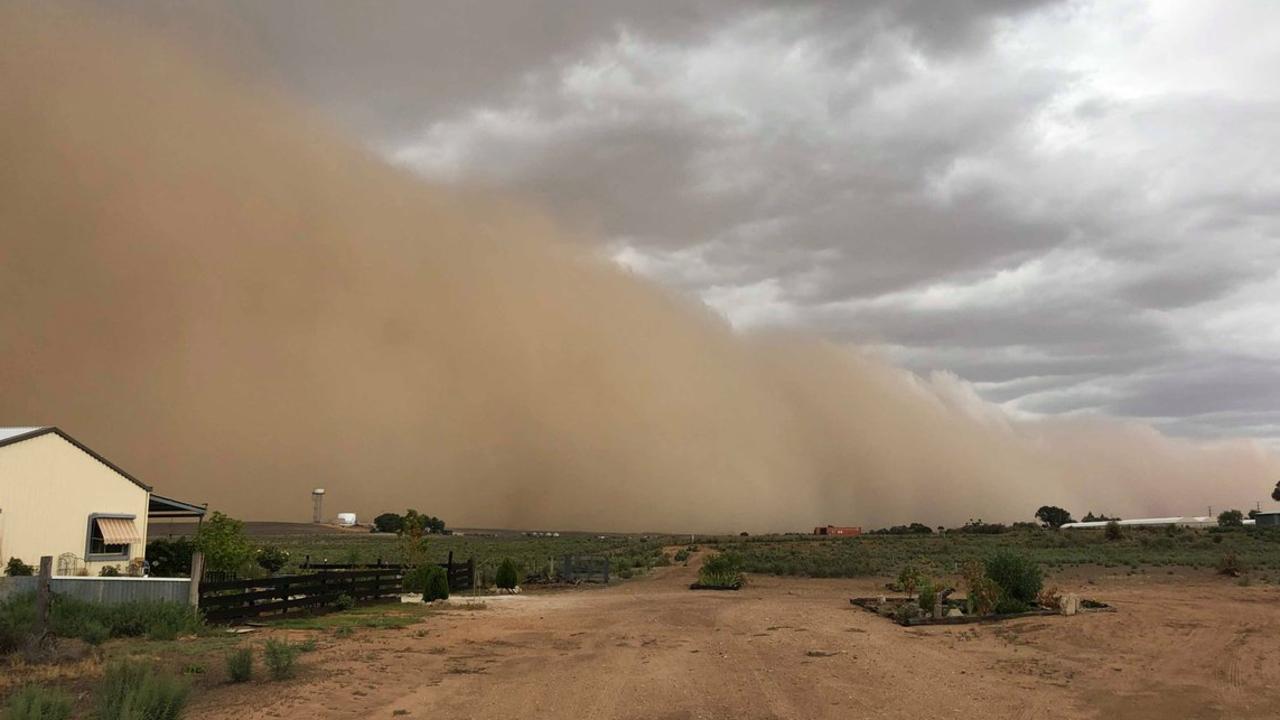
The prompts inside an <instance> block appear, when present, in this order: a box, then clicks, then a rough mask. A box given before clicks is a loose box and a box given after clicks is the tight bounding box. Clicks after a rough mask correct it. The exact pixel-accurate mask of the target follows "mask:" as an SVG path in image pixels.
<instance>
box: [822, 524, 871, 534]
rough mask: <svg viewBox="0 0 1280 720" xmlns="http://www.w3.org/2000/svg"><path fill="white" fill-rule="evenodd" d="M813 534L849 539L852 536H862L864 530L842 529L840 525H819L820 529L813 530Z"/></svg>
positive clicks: (854, 528) (856, 528)
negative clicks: (841, 536)
mask: <svg viewBox="0 0 1280 720" xmlns="http://www.w3.org/2000/svg"><path fill="white" fill-rule="evenodd" d="M813 534H814V535H843V536H846V537H848V536H852V535H861V534H862V528H860V527H841V526H838V525H819V526H818V527H816V528H814V529H813Z"/></svg>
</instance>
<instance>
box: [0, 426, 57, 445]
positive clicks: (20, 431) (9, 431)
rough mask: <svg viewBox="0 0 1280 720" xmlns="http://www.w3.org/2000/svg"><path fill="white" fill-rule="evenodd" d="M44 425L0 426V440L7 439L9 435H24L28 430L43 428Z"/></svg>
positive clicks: (33, 430)
mask: <svg viewBox="0 0 1280 720" xmlns="http://www.w3.org/2000/svg"><path fill="white" fill-rule="evenodd" d="M45 427H46V426H45V425H32V426H31V427H0V441H3V440H8V439H9V438H11V437H17V436H19V435H26V434H27V433H29V432H35V431H36V430H43V429H45Z"/></svg>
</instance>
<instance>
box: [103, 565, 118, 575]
mask: <svg viewBox="0 0 1280 720" xmlns="http://www.w3.org/2000/svg"><path fill="white" fill-rule="evenodd" d="M98 577H120V568H119V567H117V566H115V565H104V566H103V568H102V569H101V570H99V571H98Z"/></svg>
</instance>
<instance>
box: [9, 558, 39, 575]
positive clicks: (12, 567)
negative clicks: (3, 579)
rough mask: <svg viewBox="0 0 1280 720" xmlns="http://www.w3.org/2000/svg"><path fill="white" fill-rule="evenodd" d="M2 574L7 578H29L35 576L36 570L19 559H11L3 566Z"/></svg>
mask: <svg viewBox="0 0 1280 720" xmlns="http://www.w3.org/2000/svg"><path fill="white" fill-rule="evenodd" d="M4 574H5V575H8V576H9V577H30V576H32V575H35V574H36V569H35V568H34V567H32V566H31V565H28V564H26V563H24V562H22V559H21V558H16V557H11V558H9V562H8V564H6V565H5V566H4Z"/></svg>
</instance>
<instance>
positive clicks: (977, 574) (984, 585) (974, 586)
mask: <svg viewBox="0 0 1280 720" xmlns="http://www.w3.org/2000/svg"><path fill="white" fill-rule="evenodd" d="M960 574H961V576H962V577H964V582H965V587H966V589H967V590H968V593H969V599H968V602H967V603H966V605H967V606H968V611H969V614H970V615H989V614H991V613H992V612H994V611H995V607H996V603H998V602H1000V586H998V585H996V584H995V582H993V581H992V580H991V578H989V577H987V568H986V566H985V565H983V564H982V563H980V562H978V561H977V560H970V561H969V562H967V563H965V564H964V566H963V567H962V568H961V569H960Z"/></svg>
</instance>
